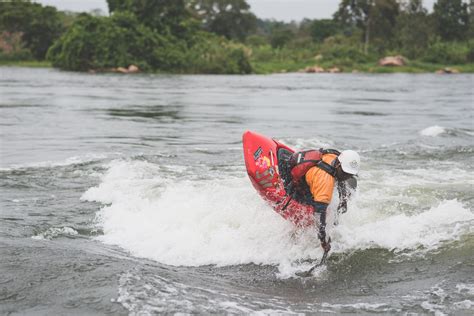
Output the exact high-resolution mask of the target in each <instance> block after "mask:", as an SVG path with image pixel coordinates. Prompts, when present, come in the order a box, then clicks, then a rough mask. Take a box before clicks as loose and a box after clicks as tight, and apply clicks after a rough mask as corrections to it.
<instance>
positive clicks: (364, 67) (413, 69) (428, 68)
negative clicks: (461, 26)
mask: <svg viewBox="0 0 474 316" xmlns="http://www.w3.org/2000/svg"><path fill="white" fill-rule="evenodd" d="M252 64H253V66H254V70H255V71H254V72H253V73H252V74H256V75H268V74H282V73H298V72H300V73H304V71H302V70H303V69H304V68H306V67H309V66H319V65H317V64H308V63H306V64H305V63H295V64H292V65H283V64H282V65H275V64H272V63H262V62H253V63H252ZM0 67H25V68H54V67H53V66H52V64H51V63H50V62H48V61H31V60H29V61H0ZM321 67H323V68H324V69H329V68H332V67H337V66H328V65H321ZM447 68H449V69H455V70H457V71H459V73H474V63H472V64H465V65H442V64H430V63H422V62H417V61H414V62H411V63H409V64H408V65H406V66H400V67H384V66H378V65H377V64H375V63H365V64H359V65H353V66H352V67H340V68H339V69H340V73H345V74H347V73H365V74H371V73H374V74H383V73H435V72H436V71H439V70H442V69H447ZM97 73H108V72H99V71H98V72H97ZM144 73H163V72H144ZM172 73H173V72H171V74H172ZM324 73H327V72H324ZM168 74H169V73H168ZM176 74H186V73H176ZM189 74H196V75H198V74H199V73H189ZM315 75H317V74H315Z"/></svg>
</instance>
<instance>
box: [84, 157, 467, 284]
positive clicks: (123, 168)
mask: <svg viewBox="0 0 474 316" xmlns="http://www.w3.org/2000/svg"><path fill="white" fill-rule="evenodd" d="M107 168H108V170H107V172H106V173H105V174H104V175H103V176H102V182H101V183H100V184H99V186H97V187H94V188H91V189H89V190H88V191H87V192H85V193H84V194H83V196H82V199H83V200H87V201H97V202H100V203H103V204H105V205H106V206H104V207H103V208H102V209H101V211H100V212H99V214H98V217H97V220H98V225H99V226H100V227H101V228H102V229H103V232H104V235H103V236H101V237H99V239H100V240H102V241H103V242H105V243H108V244H114V245H119V246H121V247H123V248H124V249H126V250H128V251H130V252H131V253H132V254H133V255H136V256H140V257H146V258H150V259H153V260H157V261H159V262H161V263H165V264H169V265H186V266H198V265H207V264H215V265H221V266H223V265H238V264H246V263H255V264H276V265H279V268H280V273H281V277H289V276H290V275H291V274H292V273H294V272H295V271H299V270H302V269H304V268H305V267H306V266H304V264H303V265H295V264H294V262H295V260H296V259H309V258H311V259H315V260H316V259H318V258H320V256H321V255H322V251H321V249H320V247H318V246H315V245H318V244H319V242H318V239H317V236H316V232H315V231H314V230H312V229H308V230H306V231H302V232H296V231H295V229H294V227H293V226H292V224H291V223H289V222H288V221H285V220H284V219H283V218H281V217H280V216H279V215H278V214H276V213H275V212H273V211H272V210H271V208H270V207H269V206H268V205H266V203H264V202H263V201H262V199H261V198H260V197H259V196H258V195H257V194H256V192H255V190H254V189H253V188H252V186H251V185H250V183H249V180H248V179H247V177H229V178H228V179H218V180H203V179H196V178H193V179H192V180H186V179H185V178H186V177H185V176H182V177H181V179H168V178H167V176H166V174H164V173H163V168H162V167H160V166H158V165H156V164H152V163H149V162H146V161H122V160H118V161H112V162H111V163H110V164H109V165H108V166H107ZM191 178H192V177H191ZM367 193H368V192H367ZM370 196H371V194H367V195H364V196H362V194H361V196H360V197H356V201H355V202H353V203H351V205H350V211H349V212H348V213H347V214H345V215H344V216H342V217H341V220H340V225H339V226H337V227H335V228H330V229H329V232H330V234H331V236H332V237H333V240H334V241H337V242H334V243H333V250H334V251H335V252H345V251H347V250H354V249H366V248H372V247H382V248H386V249H391V250H395V251H396V252H398V251H403V250H408V251H420V248H421V249H423V250H424V251H426V250H433V249H436V248H438V247H440V246H441V245H443V244H444V243H445V242H451V241H453V240H457V239H459V238H460V236H462V235H463V234H465V233H467V232H470V231H472V227H473V225H472V222H473V220H474V215H473V214H472V212H471V211H470V210H469V209H466V208H465V207H464V206H463V204H462V203H461V202H458V201H456V200H447V201H440V202H439V203H438V204H437V205H434V206H432V207H430V208H427V209H419V210H417V212H416V213H415V214H404V213H402V212H399V213H398V214H392V213H391V212H385V213H383V212H381V211H380V209H379V208H378V205H376V204H377V203H378V200H375V202H370Z"/></svg>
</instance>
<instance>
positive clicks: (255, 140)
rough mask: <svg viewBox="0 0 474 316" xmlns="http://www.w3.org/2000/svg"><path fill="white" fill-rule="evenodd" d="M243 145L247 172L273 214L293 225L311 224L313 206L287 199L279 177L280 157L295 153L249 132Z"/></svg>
mask: <svg viewBox="0 0 474 316" xmlns="http://www.w3.org/2000/svg"><path fill="white" fill-rule="evenodd" d="M242 142H243V147H244V159H245V166H246V168H247V173H248V175H249V177H250V180H251V182H252V184H253V186H254V187H255V189H256V190H257V192H258V193H259V194H260V195H261V196H262V198H263V199H264V200H265V201H267V202H268V203H269V204H270V206H271V207H272V208H273V209H274V210H275V212H277V213H278V214H280V215H281V216H283V217H284V218H285V219H287V220H290V221H291V222H293V223H294V224H295V225H297V226H300V227H306V226H310V225H313V223H314V220H313V207H312V206H309V205H305V204H301V203H299V202H297V201H295V200H293V199H291V198H290V197H289V196H287V195H286V192H285V188H284V185H283V180H282V179H281V177H280V172H279V168H281V164H280V167H279V164H278V163H279V157H280V158H281V157H284V155H286V156H288V155H291V154H292V153H294V152H295V151H294V150H293V149H291V148H289V147H288V146H286V145H284V144H282V143H280V142H278V141H276V140H274V139H271V138H268V137H265V136H263V135H260V134H257V133H254V132H251V131H246V132H245V133H244V134H243V136H242Z"/></svg>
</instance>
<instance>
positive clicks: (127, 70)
mask: <svg viewBox="0 0 474 316" xmlns="http://www.w3.org/2000/svg"><path fill="white" fill-rule="evenodd" d="M110 71H111V72H118V73H121V74H136V73H139V72H140V68H138V67H137V66H135V65H130V66H128V68H125V67H117V68H112V69H110Z"/></svg>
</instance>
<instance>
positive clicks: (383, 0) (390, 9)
mask: <svg viewBox="0 0 474 316" xmlns="http://www.w3.org/2000/svg"><path fill="white" fill-rule="evenodd" d="M398 13H399V3H398V2H397V1H396V0H342V1H341V3H340V4H339V9H338V11H337V12H336V13H335V14H334V20H336V21H337V22H338V23H340V25H341V26H342V27H343V28H344V29H346V30H347V29H348V30H350V29H351V28H355V27H356V28H359V29H360V30H362V31H363V41H364V51H365V53H366V54H367V53H368V50H369V45H370V43H371V42H375V43H376V46H377V48H378V50H379V51H383V50H384V49H386V48H387V47H389V46H390V44H391V41H393V35H394V27H395V25H396V19H397V16H398Z"/></svg>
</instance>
